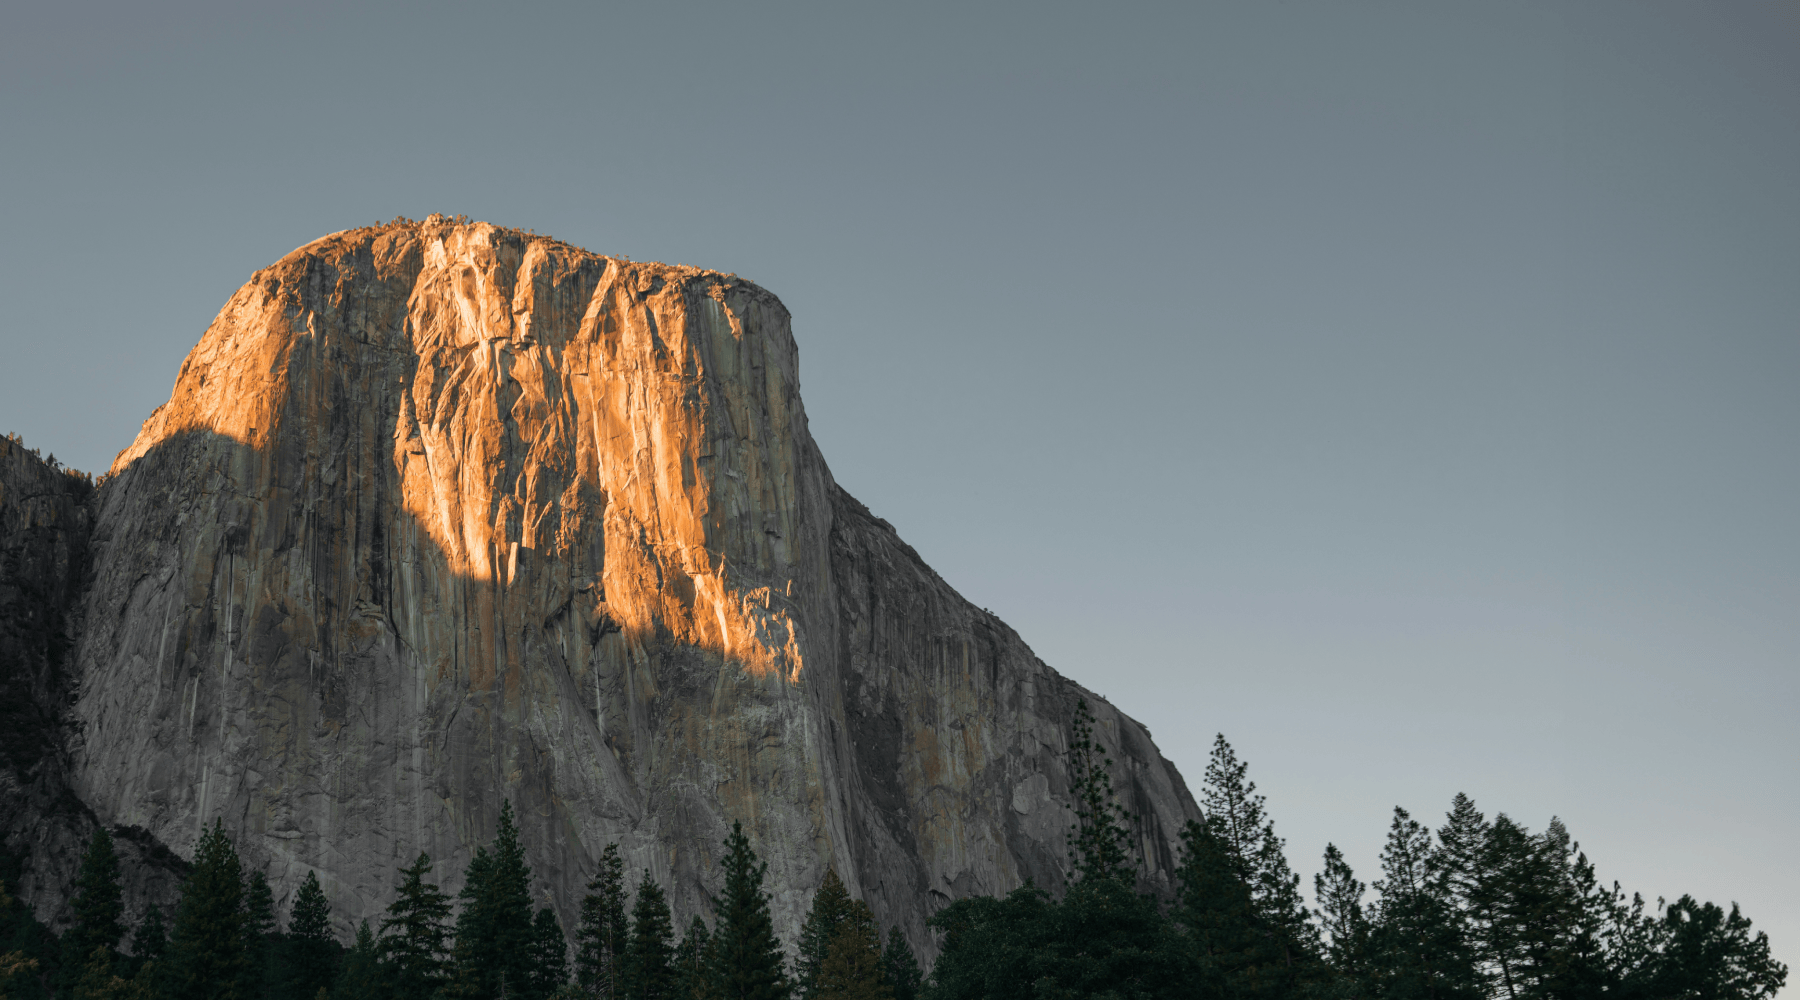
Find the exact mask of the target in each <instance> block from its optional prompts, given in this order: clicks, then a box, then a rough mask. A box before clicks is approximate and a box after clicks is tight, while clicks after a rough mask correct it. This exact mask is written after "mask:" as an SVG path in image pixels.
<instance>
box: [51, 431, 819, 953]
mask: <svg viewBox="0 0 1800 1000" xmlns="http://www.w3.org/2000/svg"><path fill="white" fill-rule="evenodd" d="M340 437H341V435H340V433H339V428H336V427H326V428H322V429H320V432H319V437H318V438H314V437H310V436H308V435H305V434H294V433H291V432H290V434H288V435H283V434H282V433H281V428H276V429H275V433H274V434H259V435H257V438H258V439H259V440H258V441H257V443H251V442H250V441H245V440H240V439H238V438H236V437H233V436H231V435H227V434H220V433H217V432H214V431H210V430H203V429H188V430H184V431H178V432H176V433H174V434H171V435H169V436H168V437H166V438H164V439H163V440H161V441H158V442H157V443H156V444H154V445H152V446H151V447H149V448H148V449H147V450H146V451H145V452H144V453H143V454H142V455H140V456H139V457H137V458H136V459H135V460H133V461H131V462H130V463H129V464H127V465H125V466H123V467H121V468H119V469H118V470H117V471H116V474H114V475H112V476H111V477H109V478H108V479H107V480H106V481H105V482H104V483H103V485H102V486H101V487H100V488H99V490H98V495H97V498H96V501H97V504H98V532H97V536H96V545H95V549H96V557H97V558H96V566H97V571H96V573H95V584H94V588H93V589H92V591H91V592H90V593H89V595H88V601H87V603H88V607H89V608H90V616H89V622H88V624H87V627H86V629H85V630H84V633H83V635H82V638H81V646H80V670H81V672H82V690H81V692H80V695H79V697H78V699H77V705H76V708H75V710H74V716H75V718H74V723H75V729H76V735H75V738H74V744H75V745H76V746H77V748H78V751H79V753H78V756H79V758H80V760H79V761H78V764H79V766H80V768H81V770H82V772H83V773H82V774H81V775H79V776H77V780H76V784H78V785H80V786H81V787H83V788H85V789H86V794H87V795H88V796H89V797H91V798H95V799H96V800H95V802H94V805H95V806H96V807H97V808H99V810H100V811H101V812H102V813H106V814H108V815H110V816H111V817H112V818H113V819H114V820H115V821H119V822H129V823H133V824H136V825H140V826H142V827H143V828H145V829H147V830H150V831H154V832H155V833H156V834H157V835H159V836H161V837H162V838H163V839H164V840H166V841H167V842H168V843H169V844H170V845H171V846H173V847H175V848H176V849H177V850H182V849H187V848H189V847H190V846H191V844H192V842H193V841H194V840H196V839H197V838H198V835H199V832H200V830H201V829H202V828H203V827H204V826H205V825H206V824H208V823H210V822H211V820H212V819H213V818H214V817H215V816H223V817H224V819H225V821H226V824H227V826H228V828H231V829H233V830H234V831H236V832H237V833H238V834H239V836H240V838H241V840H242V841H243V843H244V851H245V855H246V859H247V860H248V861H249V862H250V863H251V864H253V865H255V866H259V867H260V866H263V865H265V864H268V865H272V866H276V867H277V868H278V869H279V868H280V867H281V866H286V867H287V868H290V869H294V870H297V871H303V870H304V869H305V868H306V867H312V866H318V867H321V868H323V867H325V864H326V861H325V859H328V858H331V857H334V856H336V857H343V856H345V855H347V854H352V853H353V852H355V851H357V850H358V849H359V848H363V847H367V848H371V849H374V848H377V847H379V848H380V850H379V852H378V853H379V856H376V857H371V858H370V859H369V864H370V865H371V866H373V868H379V869H380V874H379V877H375V876H373V875H371V876H370V877H369V878H367V879H360V880H352V881H351V882H350V883H348V884H339V885H337V886H335V887H334V886H333V885H332V880H331V879H330V878H327V892H328V894H330V895H332V896H333V897H334V905H336V906H337V912H336V913H335V914H334V916H335V917H336V919H337V920H338V921H339V922H341V923H345V924H346V925H348V924H350V923H353V922H354V921H355V920H357V919H360V918H362V917H367V916H372V915H373V914H374V912H375V911H377V910H378V906H377V905H376V903H377V902H378V901H385V900H384V897H385V896H386V895H387V894H388V889H389V888H390V886H388V885H387V883H388V882H390V881H391V869H392V862H393V861H395V860H399V858H398V855H400V854H403V855H404V857H405V858H410V857H412V855H413V854H414V853H416V852H417V851H419V850H428V851H429V852H430V853H431V854H432V855H433V857H435V858H438V859H439V861H440V862H441V863H442V865H443V867H441V868H440V869H439V872H438V876H439V878H441V879H443V880H444V881H445V882H446V883H447V884H450V885H451V886H452V888H454V883H456V882H458V881H460V864H459V860H460V859H463V858H466V857H467V856H468V854H469V853H470V852H471V851H472V849H473V848H474V846H475V845H477V844H483V843H486V842H487V841H488V840H489V839H490V838H491V837H492V835H493V829H494V823H495V821H496V820H497V817H498V813H499V809H500V804H501V801H502V798H503V797H509V798H511V799H512V800H513V802H514V805H515V808H516V809H517V811H518V813H519V817H520V824H521V828H522V833H523V834H524V836H525V837H526V839H527V841H528V843H531V844H535V845H537V846H538V848H539V849H538V850H537V851H536V852H535V853H536V857H535V858H534V862H535V863H536V867H537V868H538V875H539V877H540V878H541V879H542V880H543V881H545V882H547V883H549V884H550V885H551V886H552V889H553V895H554V896H555V897H556V899H555V901H556V903H557V906H558V909H560V910H561V911H562V912H563V913H564V915H565V916H566V917H572V915H573V914H574V912H575V909H576V907H577V905H578V902H579V899H578V897H577V896H575V895H574V889H573V888H572V887H576V886H579V885H580V884H582V883H583V882H584V881H585V878H586V875H587V874H591V872H592V870H593V864H594V863H595V861H596V856H597V854H598V850H599V847H600V846H601V845H600V844H599V843H593V842H592V838H591V837H586V836H583V829H584V827H583V824H584V822H586V821H587V820H589V819H590V818H591V816H598V817H600V818H601V819H602V820H604V821H605V822H606V823H608V824H609V825H612V826H616V827H622V828H635V827H637V826H639V825H642V824H643V823H644V822H645V820H646V817H648V816H650V815H651V814H652V813H660V814H665V815H668V816H669V817H671V818H675V819H680V820H682V822H680V823H678V824H677V825H678V828H677V829H664V830H661V831H660V833H657V834H656V835H657V837H658V838H659V840H660V842H661V849H660V853H663V854H667V855H670V856H672V855H674V854H677V853H679V854H683V855H686V856H689V857H695V858H702V859H704V858H709V857H711V855H712V854H713V853H715V852H716V850H717V845H718V842H719V841H720V840H721V839H722V838H723V836H724V833H725V831H726V828H727V827H728V822H729V821H728V820H725V819H723V818H722V817H719V816H716V815H712V813H714V812H716V810H713V809H710V808H704V805H705V803H704V802H703V801H702V800H700V799H696V800H695V802H693V803H687V804H684V803H682V802H674V803H650V802H647V801H646V790H647V787H648V786H650V785H653V784H655V785H661V784H666V782H664V781H661V780H659V779H658V780H653V779H657V775H656V774H654V773H653V772H655V771H658V770H667V768H668V767H669V766H670V765H669V764H668V763H667V762H666V761H664V762H658V761H654V760H651V759H650V758H651V757H652V756H654V755H653V753H652V744H653V743H654V742H657V741H659V740H660V741H661V742H662V743H663V744H665V745H666V744H668V743H670V742H671V741H676V742H678V741H679V740H680V739H681V738H683V737H682V734H681V733H675V734H674V735H673V736H671V735H669V734H668V733H667V732H665V730H668V729H670V727H680V726H682V725H686V726H688V728H690V729H695V728H700V727H702V723H703V722H704V720H703V719H698V720H697V719H695V718H692V717H693V716H695V715H697V713H699V712H700V711H703V710H704V708H705V706H708V705H711V704H713V703H714V702H715V701H716V700H717V695H718V690H719V688H720V686H721V685H725V684H736V685H740V686H741V687H742V688H743V689H744V690H745V691H746V692H751V693H754V694H756V696H758V697H761V698H764V699H766V698H768V697H770V696H771V695H779V692H778V691H775V690H774V689H775V688H778V687H780V686H783V685H786V684H787V683H788V682H787V681H786V680H784V679H783V678H780V677H777V676H769V675H762V676H752V675H751V674H749V673H748V672H746V671H744V670H741V669H738V668H739V667H740V666H742V664H741V662H739V661H736V660H735V659H734V658H733V657H732V656H731V655H729V654H728V653H727V652H726V651H725V650H724V649H722V648H718V647H716V646H709V645H707V644H703V643H701V644H696V643H693V642H684V641H676V640H675V639H674V638H673V637H672V636H671V635H670V634H668V633H667V632H665V631H664V630H662V629H661V628H659V627H652V628H641V627H640V628H636V629H634V628H631V627H621V625H620V624H619V622H618V621H617V620H616V619H615V616H614V614H613V613H612V612H611V611H610V610H609V608H608V606H607V603H606V595H605V594H604V592H603V591H601V590H600V589H599V587H598V585H597V583H595V582H593V581H589V583H588V585H587V586H585V587H584V586H582V585H581V583H580V582H579V581H575V580H571V579H569V577H570V575H571V574H568V573H566V572H562V571H561V567H562V565H563V564H562V563H559V562H558V561H557V560H556V559H555V558H554V557H553V556H552V555H551V554H545V553H538V552H534V551H532V550H529V549H520V548H518V547H517V546H515V547H513V550H512V551H511V552H508V553H506V554H505V560H504V562H502V559H501V555H500V554H499V553H494V554H493V555H492V559H491V562H490V565H494V566H495V567H496V568H498V567H501V566H504V572H494V573H490V574H486V575H483V574H478V573H470V572H463V571H459V570H458V569H457V568H456V560H455V558H453V556H452V554H451V553H448V552H446V551H444V549H443V548H442V547H441V546H439V545H438V544H437V543H436V541H435V540H434V536H433V533H432V532H431V531H430V530H428V526H426V525H424V524H422V523H420V521H419V520H418V519H417V518H416V517H415V516H414V515H412V514H411V513H410V512H408V511H407V510H406V509H405V506H404V505H403V504H402V503H401V494H400V489H401V486H400V482H399V478H398V472H397V470H396V469H395V467H394V463H393V462H391V461H389V460H387V458H386V455H385V454H383V453H382V452H383V451H384V449H381V448H379V446H375V447H371V446H370V444H369V443H368V442H357V441H353V440H352V441H345V440H341V439H340ZM320 438H322V439H323V440H320ZM265 441H266V442H268V443H266V444H265V443H264V442H265ZM371 452H373V453H374V454H373V455H372V454H371ZM594 530H596V531H597V530H600V529H599V523H598V521H597V520H596V522H594ZM514 537H517V536H516V535H515V536H514ZM558 573H561V577H562V578H561V579H555V578H552V579H546V577H554V576H555V575H556V574H558ZM594 575H595V576H597V575H598V574H594ZM671 589H675V590H676V593H677V596H681V597H686V598H687V599H689V600H691V599H692V591H691V585H690V587H689V589H688V593H687V594H680V592H679V588H671ZM666 603H667V602H666V601H665V606H666ZM689 613H690V614H691V613H692V612H691V610H690V612H689ZM684 713H685V714H684ZM684 720H685V721H684ZM408 741H411V745H410V746H411V747H416V748H417V750H418V753H423V754H426V755H427V758H428V759H426V761H425V763H424V764H421V758H420V757H418V756H417V755H416V754H415V755H414V756H412V757H408V756H406V753H403V752H402V744H406V743H407V742H408ZM777 750H779V748H777ZM407 752H411V749H410V748H407ZM571 761H575V762H576V763H574V764H571ZM571 766H577V767H582V768H586V769H587V770H586V772H585V773H588V774H589V775H590V776H589V777H588V778H585V779H582V780H583V781H585V783H586V785H585V786H584V787H590V788H591V787H599V788H602V789H604V790H605V791H606V796H605V797H603V798H602V799H601V800H594V799H593V798H592V796H590V797H589V799H588V800H587V801H585V802H583V803H582V804H581V807H580V808H581V810H586V811H587V812H585V813H583V814H581V815H576V813H577V812H579V811H580V810H577V809H576V807H575V803H572V802H571V801H569V797H570V795H571V791H572V789H571V778H570V773H569V768H570V767H571ZM356 782H367V783H368V785H369V787H367V788H366V789H356V788H353V787H352V788H346V787H345V785H346V784H350V785H353V784H354V783H356ZM501 789H504V790H505V791H504V793H501V792H500V790H501ZM97 796H110V797H111V801H108V802H104V803H102V802H101V801H99V799H98V798H97ZM309 800H319V801H323V802H325V803H326V805H325V806H321V807H318V808H319V809H322V810H323V811H322V812H314V813H307V812H306V809H307V808H313V807H308V806H304V805H301V804H297V803H304V802H306V801H309ZM408 809H410V810H413V811H412V813H410V814H407V815H404V816H402V815H400V814H401V813H403V812H404V811H405V810H408ZM590 814H591V815H590ZM396 817H398V818H396ZM745 818H746V819H748V818H750V817H745ZM655 825H656V824H655V822H654V821H652V822H651V823H650V826H652V827H654V826H655ZM409 828H410V829H409ZM653 832H654V831H653ZM359 842H360V843H359ZM627 846H628V848H629V847H630V846H631V845H629V844H628V845H627ZM636 853H637V854H638V855H641V857H634V858H632V860H633V861H634V862H635V863H637V864H640V865H642V866H644V867H660V869H662V870H665V871H666V870H667V869H668V868H669V865H670V864H671V862H670V861H669V860H668V859H667V858H664V859H663V860H662V861H660V862H659V861H658V860H657V854H658V853H659V851H656V850H652V849H651V845H650V844H649V843H645V844H642V845H638V850H637V852H636ZM390 855H394V856H390ZM629 856H630V851H629V850H628V857H629ZM578 873H579V877H577V875H578ZM271 874H272V875H274V876H276V878H275V881H276V882H277V892H278V901H279V896H280V894H281V893H282V892H283V889H284V888H287V889H291V888H292V886H287V885H286V883H288V882H297V879H298V876H297V875H296V876H294V877H293V878H284V877H282V872H280V871H279V870H277V871H273V872H271ZM321 874H322V875H326V874H327V873H326V872H324V871H322V872H321ZM694 877H695V878H697V877H698V875H695V876H694ZM334 888H335V889H336V890H337V891H333V890H334ZM681 888H682V889H685V890H687V891H686V894H687V895H691V896H693V897H694V899H693V902H695V903H697V902H698V901H699V899H700V898H701V897H702V896H703V895H704V894H705V892H706V890H705V887H703V886H701V885H700V884H699V883H698V882H694V883H693V884H692V885H686V886H683V887H681ZM347 897H354V899H355V900H356V902H354V903H351V901H350V899H348V898H347ZM565 897H567V898H565ZM347 903H348V904H349V905H345V904H347ZM359 911H360V912H359Z"/></svg>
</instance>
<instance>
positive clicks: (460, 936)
mask: <svg viewBox="0 0 1800 1000" xmlns="http://www.w3.org/2000/svg"><path fill="white" fill-rule="evenodd" d="M457 898H459V899H461V900H462V901H463V907H462V912H461V913H459V914H457V918H456V948H455V962H456V970H455V977H456V991H457V993H458V994H459V995H463V996H469V997H473V998H477V1000H486V998H490V997H497V996H499V995H500V993H501V991H502V988H503V984H504V988H505V990H506V991H507V992H510V993H518V992H520V991H522V990H524V989H526V988H527V987H526V985H525V984H527V983H529V982H530V980H531V869H530V868H529V867H528V866H527V865H526V864H525V851H524V849H523V848H522V847H521V846H520V845H519V829H518V826H517V825H516V824H515V823H514V821H513V810H512V803H511V802H503V803H502V804H501V807H500V825H499V828H498V830H496V831H495V834H494V843H493V850H492V851H488V850H485V849H481V848H477V849H476V851H475V857H474V858H473V859H472V860H470V862H469V868H468V871H467V874H466V880H465V882H464V885H463V889H462V892H460V893H459V894H458V896H457Z"/></svg>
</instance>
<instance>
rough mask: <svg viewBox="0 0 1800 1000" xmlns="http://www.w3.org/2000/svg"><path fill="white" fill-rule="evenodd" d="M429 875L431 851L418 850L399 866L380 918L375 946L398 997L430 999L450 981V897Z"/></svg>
mask: <svg viewBox="0 0 1800 1000" xmlns="http://www.w3.org/2000/svg"><path fill="white" fill-rule="evenodd" d="M430 875H431V855H429V854H427V853H425V852H424V851H420V852H419V856H418V857H417V858H415V859H413V863H412V864H411V865H409V866H407V867H406V868H402V869H401V870H400V884H399V885H397V886H395V887H394V901H393V902H392V903H390V904H388V908H387V915H386V916H384V917H383V918H382V920H381V929H380V932H379V935H380V936H379V939H378V941H377V946H376V950H377V952H378V953H379V954H380V955H381V960H382V962H383V964H384V965H385V966H386V981H387V988H388V990H389V991H390V992H391V994H392V996H393V997H394V1000H431V997H432V996H433V995H435V994H436V993H437V991H438V989H439V988H440V987H442V986H443V985H444V983H445V982H446V981H447V980H448V975H447V972H448V964H449V950H450V948H449V938H450V928H449V919H450V897H449V896H448V895H446V894H445V893H444V892H443V890H441V889H439V888H438V887H437V886H436V885H435V884H433V883H432V882H430V881H427V879H428V877H429V876H430ZM314 884H315V885H316V884H317V883H316V882H315V883H314Z"/></svg>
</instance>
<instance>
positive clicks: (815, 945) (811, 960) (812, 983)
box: [794, 865, 851, 1000]
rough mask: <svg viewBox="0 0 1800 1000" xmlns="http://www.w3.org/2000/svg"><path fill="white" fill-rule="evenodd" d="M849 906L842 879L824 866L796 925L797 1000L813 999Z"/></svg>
mask: <svg viewBox="0 0 1800 1000" xmlns="http://www.w3.org/2000/svg"><path fill="white" fill-rule="evenodd" d="M850 903H851V900H850V893H849V890H847V889H845V888H844V881H843V879H840V878H838V873H837V869H836V868H835V867H832V866H830V865H827V866H826V868H825V878H824V879H823V880H822V881H821V882H820V883H819V890H818V891H817V892H815V893H813V900H812V908H811V909H809V910H808V911H807V913H806V920H805V921H804V922H803V923H801V925H800V947H799V957H798V959H797V960H796V962H795V967H794V988H795V992H797V993H798V994H799V996H800V997H801V1000H813V993H814V990H815V989H816V987H817V984H818V978H819V969H820V967H822V966H823V965H824V964H825V955H826V952H828V951H829V950H830V949H831V938H832V935H834V934H836V933H837V930H838V928H839V927H840V926H842V925H843V923H844V921H845V920H846V919H847V918H848V917H849V916H850Z"/></svg>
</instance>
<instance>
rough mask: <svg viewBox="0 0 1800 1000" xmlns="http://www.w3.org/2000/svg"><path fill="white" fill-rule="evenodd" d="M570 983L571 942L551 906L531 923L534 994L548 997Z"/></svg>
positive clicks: (532, 986) (545, 908)
mask: <svg viewBox="0 0 1800 1000" xmlns="http://www.w3.org/2000/svg"><path fill="white" fill-rule="evenodd" d="M568 981H569V941H568V939H567V938H565V937H563V930H562V924H561V923H559V922H558V921H557V919H556V911H555V910H552V909H550V908H549V907H548V906H546V907H543V908H541V909H539V910H538V911H537V916H536V917H535V918H534V919H533V920H532V922H531V984H530V985H531V995H532V996H534V997H539V998H545V997H549V996H550V995H551V994H553V993H555V992H556V991H557V990H558V989H559V988H561V987H562V985H563V984H564V983H566V982H568Z"/></svg>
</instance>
